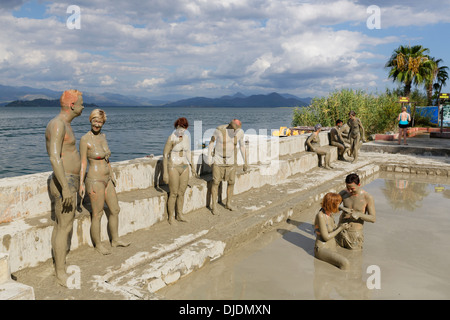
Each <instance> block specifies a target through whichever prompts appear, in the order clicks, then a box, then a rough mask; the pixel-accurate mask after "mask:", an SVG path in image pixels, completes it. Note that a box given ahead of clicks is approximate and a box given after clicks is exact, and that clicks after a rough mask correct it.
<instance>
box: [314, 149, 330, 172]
mask: <svg viewBox="0 0 450 320" xmlns="http://www.w3.org/2000/svg"><path fill="white" fill-rule="evenodd" d="M316 153H317V155H318V156H319V158H320V157H321V156H325V160H324V163H323V167H324V168H325V169H332V168H333V167H332V166H331V164H330V160H331V154H330V152H329V151H328V150H327V149H325V148H322V147H317V148H316Z"/></svg>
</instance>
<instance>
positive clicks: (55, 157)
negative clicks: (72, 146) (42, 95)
mask: <svg viewBox="0 0 450 320" xmlns="http://www.w3.org/2000/svg"><path fill="white" fill-rule="evenodd" d="M49 129H50V130H51V135H50V141H49V150H48V154H49V158H50V163H51V165H52V169H53V174H54V175H55V177H56V179H57V180H58V182H59V184H60V185H61V188H62V198H63V200H62V201H63V202H62V204H63V207H69V206H72V205H73V198H72V196H73V194H72V193H71V191H70V188H69V183H68V182H67V178H66V174H65V171H64V164H63V160H62V158H61V152H62V146H63V143H64V136H65V135H66V126H65V125H64V122H63V121H60V120H55V121H53V123H52V124H51V127H50V128H49Z"/></svg>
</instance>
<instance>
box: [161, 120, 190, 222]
mask: <svg viewBox="0 0 450 320" xmlns="http://www.w3.org/2000/svg"><path fill="white" fill-rule="evenodd" d="M188 127H189V122H188V120H187V119H186V118H178V119H177V120H176V121H175V123H174V128H175V130H174V131H173V133H172V134H171V135H170V136H169V138H168V139H167V141H166V144H165V146H164V151H163V171H164V173H163V181H164V183H166V184H168V185H169V199H168V201H167V212H168V215H169V223H170V224H172V223H173V222H174V220H175V206H176V220H178V221H181V222H187V219H186V217H185V216H184V215H183V206H184V194H185V192H186V188H187V186H188V182H189V167H191V172H192V176H193V177H196V176H197V172H196V171H195V169H194V161H193V158H192V152H191V142H190V139H189V136H188V134H187V133H186V130H187V128H188Z"/></svg>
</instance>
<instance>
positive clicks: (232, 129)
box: [208, 119, 248, 214]
mask: <svg viewBox="0 0 450 320" xmlns="http://www.w3.org/2000/svg"><path fill="white" fill-rule="evenodd" d="M241 127H242V123H241V122H240V121H239V120H237V119H234V120H232V121H231V122H230V123H229V124H228V125H221V126H218V127H217V128H216V130H215V131H214V134H213V136H212V137H211V141H210V143H209V146H208V163H209V164H210V165H212V176H213V179H212V186H211V205H210V207H211V212H212V214H218V213H219V212H218V209H217V201H218V190H219V184H220V182H221V181H227V203H226V206H225V207H226V208H227V209H228V210H230V211H233V210H234V207H233V206H232V197H233V194H234V184H235V179H236V167H237V151H238V150H237V149H238V144H239V150H240V152H241V155H242V157H243V158H244V167H243V170H244V171H247V167H248V156H247V154H246V152H245V145H244V132H243V130H242V129H241Z"/></svg>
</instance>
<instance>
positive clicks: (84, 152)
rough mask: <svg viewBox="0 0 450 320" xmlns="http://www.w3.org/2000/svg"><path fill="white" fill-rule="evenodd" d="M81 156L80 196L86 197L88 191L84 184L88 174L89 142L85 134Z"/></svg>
mask: <svg viewBox="0 0 450 320" xmlns="http://www.w3.org/2000/svg"><path fill="white" fill-rule="evenodd" d="M80 158H81V169H80V190H79V193H80V197H81V198H84V195H85V193H86V188H85V186H84V177H85V176H86V170H87V142H86V138H85V136H83V137H81V139H80Z"/></svg>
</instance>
